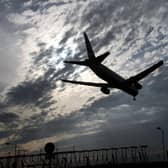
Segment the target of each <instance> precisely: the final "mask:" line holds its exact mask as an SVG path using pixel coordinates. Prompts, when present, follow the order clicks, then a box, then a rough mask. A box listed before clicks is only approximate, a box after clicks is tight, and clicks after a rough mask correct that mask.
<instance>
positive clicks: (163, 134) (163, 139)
mask: <svg viewBox="0 0 168 168" xmlns="http://www.w3.org/2000/svg"><path fill="white" fill-rule="evenodd" d="M156 129H157V130H160V132H161V138H162V152H163V160H164V161H165V133H164V130H163V129H162V128H161V127H157V128H156Z"/></svg>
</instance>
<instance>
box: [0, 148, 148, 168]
mask: <svg viewBox="0 0 168 168" xmlns="http://www.w3.org/2000/svg"><path fill="white" fill-rule="evenodd" d="M147 151H148V150H147V146H146V145H142V146H129V147H118V148H102V149H93V150H78V151H77V150H76V151H74V150H72V151H65V152H53V153H52V155H51V156H50V157H47V155H46V153H39V154H32V155H16V156H8V157H0V168H16V167H17V168H62V167H64V168H67V167H80V166H93V165H102V164H120V163H131V162H134V163H135V162H146V161H147V160H148V152H147Z"/></svg>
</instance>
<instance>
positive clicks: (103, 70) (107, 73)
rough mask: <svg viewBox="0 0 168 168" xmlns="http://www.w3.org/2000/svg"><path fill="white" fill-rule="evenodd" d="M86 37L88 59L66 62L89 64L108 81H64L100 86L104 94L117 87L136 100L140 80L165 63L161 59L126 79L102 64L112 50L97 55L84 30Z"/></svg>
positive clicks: (140, 86)
mask: <svg viewBox="0 0 168 168" xmlns="http://www.w3.org/2000/svg"><path fill="white" fill-rule="evenodd" d="M84 39H85V44H86V49H87V54H88V59H85V60H83V61H68V60H65V61H64V63H68V64H77V65H83V66H88V67H89V68H90V69H91V70H92V71H93V72H94V73H95V74H96V75H97V76H98V77H99V78H101V79H102V80H104V81H106V83H105V82H104V83H93V82H83V81H72V80H66V79H61V80H62V82H68V83H72V84H79V85H86V86H93V87H99V88H100V90H101V92H102V93H104V94H110V88H117V89H120V90H122V91H124V92H126V93H127V94H129V95H131V96H133V100H136V96H137V95H138V93H139V90H140V89H142V85H141V84H140V83H139V81H140V80H142V79H143V78H145V77H146V76H147V75H149V74H150V73H151V72H153V71H154V70H156V69H157V68H159V67H160V66H161V65H163V60H161V61H159V62H158V63H156V64H154V65H153V66H151V67H149V68H148V69H146V70H144V71H142V72H140V73H138V74H137V75H135V76H131V77H130V78H128V79H124V78H123V77H122V76H120V75H119V74H117V73H116V72H114V71H112V70H111V69H109V68H107V67H106V66H104V65H103V64H102V61H103V60H104V59H105V58H106V57H107V56H108V55H109V54H110V52H105V53H104V54H102V55H100V56H98V57H96V56H95V53H94V51H93V49H92V46H91V43H90V41H89V38H88V36H87V34H86V33H85V32H84Z"/></svg>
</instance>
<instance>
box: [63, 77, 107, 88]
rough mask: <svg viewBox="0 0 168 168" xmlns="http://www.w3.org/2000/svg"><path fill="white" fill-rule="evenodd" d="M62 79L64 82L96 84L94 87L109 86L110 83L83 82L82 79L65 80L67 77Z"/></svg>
mask: <svg viewBox="0 0 168 168" xmlns="http://www.w3.org/2000/svg"><path fill="white" fill-rule="evenodd" d="M61 80H62V81H63V82H68V83H73V84H79V85H86V86H94V87H109V84H107V83H92V82H81V81H71V80H65V79H61Z"/></svg>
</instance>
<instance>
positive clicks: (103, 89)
mask: <svg viewBox="0 0 168 168" xmlns="http://www.w3.org/2000/svg"><path fill="white" fill-rule="evenodd" d="M100 90H101V91H102V92H103V93H104V94H110V90H109V89H108V88H107V87H102V88H101V89H100Z"/></svg>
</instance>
